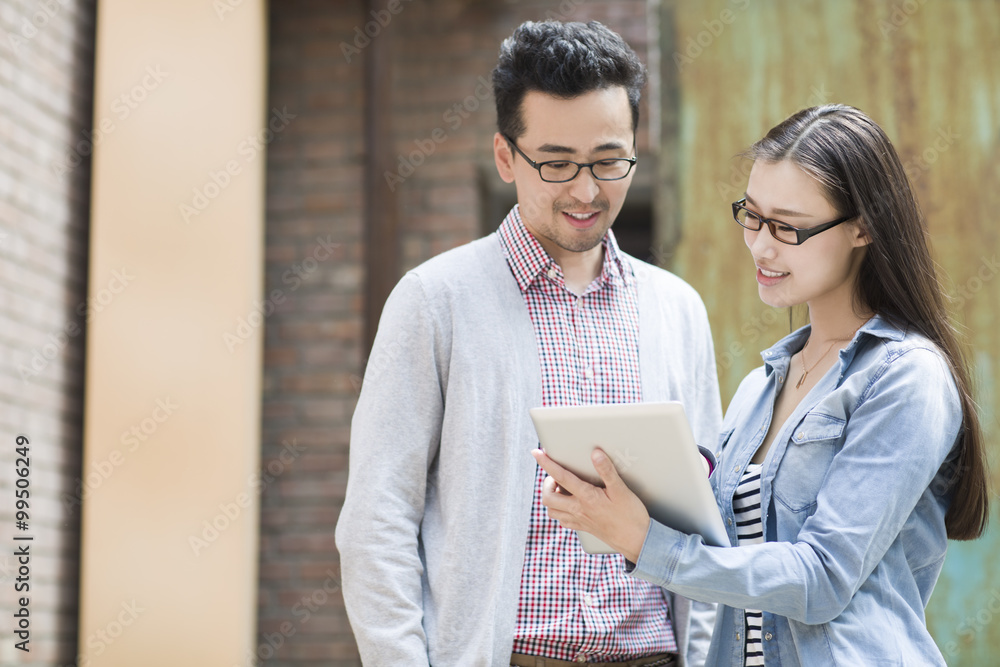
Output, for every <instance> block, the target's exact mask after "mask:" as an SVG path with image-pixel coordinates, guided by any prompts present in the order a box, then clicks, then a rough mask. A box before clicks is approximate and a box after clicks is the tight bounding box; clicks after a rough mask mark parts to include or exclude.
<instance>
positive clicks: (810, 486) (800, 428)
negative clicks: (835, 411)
mask: <svg viewBox="0 0 1000 667" xmlns="http://www.w3.org/2000/svg"><path fill="white" fill-rule="evenodd" d="M846 424H847V422H846V421H845V420H844V419H841V418H839V417H832V416H830V415H826V414H822V413H816V412H810V413H807V414H806V416H805V417H803V418H802V421H800V422H799V423H798V424H797V425H796V426H795V428H794V429H792V436H791V438H789V440H788V446H787V447H786V448H785V453H784V454H783V455H782V457H781V462H780V463H779V464H778V471H777V473H776V474H775V476H774V482H773V487H772V494H773V495H774V498H775V499H776V500H777V501H778V502H779V503H781V505H782V506H784V507H785V508H786V509H788V510H790V511H792V512H809V513H811V510H812V509H813V508H814V507H815V505H816V496H817V495H818V494H819V490H820V488H821V487H822V486H823V481H824V480H825V479H826V473H827V470H829V468H830V464H831V463H832V462H833V457H834V456H836V454H837V452H838V451H839V449H840V444H841V436H842V435H843V433H844V426H845V425H846ZM803 518H804V517H803Z"/></svg>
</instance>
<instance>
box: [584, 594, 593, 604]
mask: <svg viewBox="0 0 1000 667" xmlns="http://www.w3.org/2000/svg"><path fill="white" fill-rule="evenodd" d="M583 604H585V605H587V606H588V607H593V606H594V598H593V597H592V596H590V595H584V596H583Z"/></svg>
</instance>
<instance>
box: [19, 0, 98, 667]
mask: <svg viewBox="0 0 1000 667" xmlns="http://www.w3.org/2000/svg"><path fill="white" fill-rule="evenodd" d="M93 46H94V2H93V1H92V0H90V1H88V0H82V1H81V2H75V3H63V2H56V1H52V2H28V1H26V0H21V1H11V2H5V3H3V4H2V6H0V542H2V545H3V547H2V553H3V554H4V555H2V556H0V589H2V591H3V594H2V595H0V616H2V617H3V618H4V619H6V620H5V622H4V623H5V625H4V630H3V632H2V636H3V643H2V644H0V664H3V665H15V664H22V663H23V664H27V663H29V662H30V664H33V665H64V664H69V663H71V662H73V661H74V660H75V653H76V647H77V607H78V593H77V588H78V583H79V577H78V561H79V551H80V550H79V542H80V533H79V527H80V511H79V509H80V502H79V501H80V497H81V495H82V494H81V491H82V490H83V491H84V493H85V490H84V489H83V487H81V479H80V478H81V471H80V449H81V443H82V430H83V429H82V414H83V355H84V342H85V337H86V308H87V304H86V298H87V293H86V275H87V225H88V208H89V191H90V158H89V155H90V148H91V145H90V143H89V139H88V135H85V134H84V131H85V130H88V129H89V128H90V127H91V118H92V102H93V96H92V88H93V59H94V58H93ZM78 308H79V309H80V310H79V311H78ZM18 434H25V435H26V436H27V437H28V439H29V445H28V447H29V452H28V453H29V463H30V476H29V480H30V487H29V488H28V491H29V493H30V498H29V499H28V500H29V503H30V507H29V508H28V510H27V511H28V515H29V520H28V524H29V527H28V530H27V531H24V532H21V531H16V530H15V528H14V520H15V517H14V516H13V511H14V509H15V508H14V488H13V487H14V483H15V480H16V477H15V473H14V466H15V452H14V449H15V438H16V437H17V435H18ZM14 532H17V533H18V534H19V535H32V536H33V537H34V540H33V541H32V542H22V543H17V544H18V545H23V544H28V545H30V546H29V552H30V554H31V557H30V563H29V567H30V574H29V575H28V576H29V577H30V580H29V581H28V582H27V583H28V585H29V586H30V590H29V591H23V592H22V593H18V594H17V596H18V597H20V595H24V596H26V597H28V598H29V619H30V626H29V632H30V639H29V644H28V645H27V648H29V649H30V653H23V652H21V651H18V650H16V649H15V647H14V643H15V641H17V640H13V639H12V638H11V634H10V628H11V626H12V617H13V614H14V613H15V611H17V610H18V607H19V605H18V606H15V592H14V584H15V583H16V582H15V578H16V577H18V576H21V573H19V572H18V568H19V563H17V559H16V558H15V557H14V556H13V552H14V546H12V545H14V544H15V543H14V542H13V539H12V537H13V535H12V533H14Z"/></svg>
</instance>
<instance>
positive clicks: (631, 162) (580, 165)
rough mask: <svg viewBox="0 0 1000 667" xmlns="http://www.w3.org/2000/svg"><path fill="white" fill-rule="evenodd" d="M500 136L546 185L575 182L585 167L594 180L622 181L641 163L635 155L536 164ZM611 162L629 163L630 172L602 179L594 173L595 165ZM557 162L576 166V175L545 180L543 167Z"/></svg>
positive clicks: (513, 144) (549, 161)
mask: <svg viewBox="0 0 1000 667" xmlns="http://www.w3.org/2000/svg"><path fill="white" fill-rule="evenodd" d="M500 136H502V137H503V138H504V139H506V140H507V143H508V144H510V145H511V148H513V149H514V150H515V151H517V153H518V155H520V156H521V157H523V158H524V159H525V161H526V162H527V163H528V164H529V165H530V166H531V167H533V168H534V169H535V171H537V172H538V177H539V178H540V179H542V181H543V182H545V183H569V182H570V181H572V180H575V179H576V177H577V176H579V175H580V172H581V171H583V168H584V167H587V168H589V169H590V175H591V176H593V177H594V180H597V181H620V180H622V179H623V178H626V177H628V175H629V174H631V173H632V169H633V167H635V165H636V163H637V162H638V161H639V156H638V155H633V156H632V157H606V158H604V159H603V160H595V161H593V162H573V160H545V161H544V162H535V161H534V160H532V159H531V158H530V157H528V156H527V155H525V154H524V151H522V150H521V149H520V148H518V146H517V144H516V143H514V140H513V139H511V138H510V137H508V136H507V135H506V134H501V135H500ZM632 150H633V151H635V141H633V142H632ZM609 160H620V161H622V162H628V163H629V164H628V171H626V172H625V173H624V174H623V175H622V176H619V177H618V178H601V177H600V176H598V175H597V174H595V173H594V165H595V164H598V163H599V162H607V161H609ZM555 162H561V163H565V164H572V165H576V173H575V174H573V175H572V176H570V177H569V178H567V179H566V180H563V181H550V180H548V179H547V178H545V177H544V176H542V167H544V166H545V165H547V164H552V163H555Z"/></svg>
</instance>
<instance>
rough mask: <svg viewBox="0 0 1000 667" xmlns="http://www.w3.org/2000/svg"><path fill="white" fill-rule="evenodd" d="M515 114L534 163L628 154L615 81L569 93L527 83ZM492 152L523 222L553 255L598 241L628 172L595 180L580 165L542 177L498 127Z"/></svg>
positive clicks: (622, 98) (622, 99)
mask: <svg viewBox="0 0 1000 667" xmlns="http://www.w3.org/2000/svg"><path fill="white" fill-rule="evenodd" d="M521 114H522V117H523V119H524V124H525V128H526V129H525V132H524V134H522V135H521V136H520V137H517V138H515V142H516V144H517V147H518V148H520V149H521V150H522V151H523V152H524V154H525V155H527V156H528V157H529V158H531V159H532V160H534V161H535V162H536V163H538V162H547V161H551V160H572V161H573V162H594V161H597V160H602V159H609V158H627V157H632V155H633V148H632V147H633V142H634V134H633V132H632V111H631V109H630V108H629V104H628V95H627V94H626V92H625V89H624V88H623V87H621V86H615V87H611V88H605V89H602V90H595V91H591V92H589V93H585V94H583V95H580V96H579V97H574V98H572V99H560V98H557V97H553V96H551V95H547V94H545V93H540V92H537V91H530V92H528V93H527V94H526V95H525V96H524V101H523V102H522V103H521ZM493 152H494V157H495V159H496V164H497V170H498V171H499V173H500V177H501V178H502V179H503V180H504V181H506V182H508V183H510V182H513V183H514V184H515V186H516V188H517V201H518V204H520V210H521V219H522V220H523V221H524V225H525V227H526V228H527V229H528V231H529V232H531V234H532V235H533V236H534V237H535V238H536V239H538V241H539V242H540V243H541V244H542V246H543V247H544V248H545V250H546V251H547V252H548V253H549V254H550V255H552V257H553V258H554V259H555V260H556V261H559V260H560V258H561V257H566V256H567V253H586V252H588V251H590V250H593V249H594V248H595V247H596V246H598V245H599V244H600V243H601V240H602V239H603V238H604V235H605V233H606V232H607V231H608V228H609V227H611V224H612V223H613V222H614V220H615V218H616V217H617V216H618V212H619V211H621V208H622V204H624V202H625V194H626V193H627V192H628V188H629V185H631V183H632V174H633V173H634V170H633V172H630V173H629V175H628V176H626V177H625V178H623V179H621V180H618V181H599V180H597V179H595V178H594V176H593V174H592V173H591V171H590V169H586V168H585V169H581V170H580V173H579V174H577V176H576V178H575V179H573V180H572V181H568V182H566V183H547V182H545V181H543V180H542V179H541V177H540V175H539V173H538V171H537V170H536V169H534V168H533V167H532V166H531V165H530V164H528V163H527V162H526V161H525V160H524V158H523V157H521V156H520V155H517V154H516V153H515V152H514V151H513V150H512V149H511V148H510V146H509V145H508V143H507V141H506V140H505V139H504V138H503V136H502V135H500V134H499V133H498V134H497V135H496V136H495V137H494V142H493Z"/></svg>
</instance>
